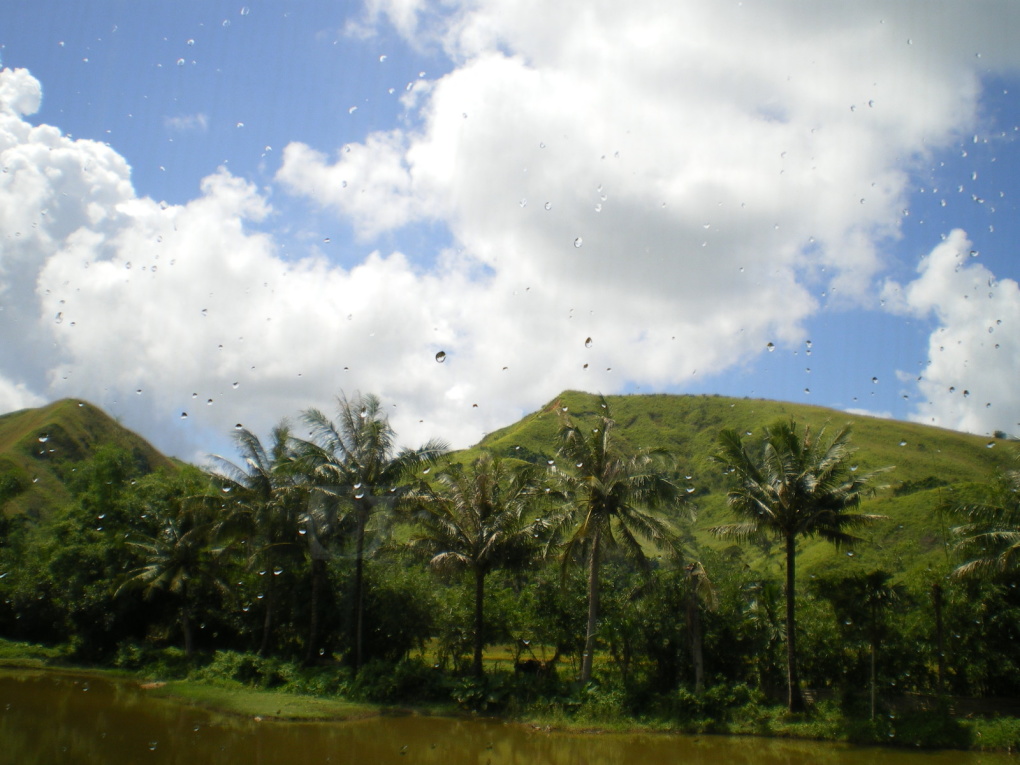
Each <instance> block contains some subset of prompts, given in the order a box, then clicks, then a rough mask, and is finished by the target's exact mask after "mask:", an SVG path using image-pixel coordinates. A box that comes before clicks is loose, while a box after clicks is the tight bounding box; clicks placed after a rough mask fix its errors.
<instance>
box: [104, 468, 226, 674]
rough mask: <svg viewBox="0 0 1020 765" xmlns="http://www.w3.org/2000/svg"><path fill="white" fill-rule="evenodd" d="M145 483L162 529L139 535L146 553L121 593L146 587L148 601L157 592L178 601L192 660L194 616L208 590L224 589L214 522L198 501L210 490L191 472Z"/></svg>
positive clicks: (138, 544) (148, 505)
mask: <svg viewBox="0 0 1020 765" xmlns="http://www.w3.org/2000/svg"><path fill="white" fill-rule="evenodd" d="M143 483H144V484H146V486H145V487H144V488H143V489H142V490H141V491H140V493H143V494H146V493H147V494H148V495H149V497H148V501H146V502H145V505H144V507H145V510H146V513H147V514H148V515H151V516H152V518H153V520H154V525H155V526H156V528H155V529H154V531H152V532H151V533H144V532H142V533H138V534H136V535H135V536H134V539H132V540H130V541H129V542H128V544H129V545H130V546H132V547H134V548H135V550H136V551H138V552H139V553H140V555H141V558H142V564H141V565H140V566H139V567H138V568H136V569H134V570H133V571H131V572H129V573H128V577H127V579H126V580H125V581H124V583H123V584H122V585H121V586H120V588H119V589H118V594H119V593H120V592H122V591H123V590H125V589H129V588H132V587H136V586H140V587H142V588H143V590H144V592H145V594H146V596H151V595H152V594H153V593H155V592H157V591H166V592H169V593H171V594H172V595H174V596H176V597H177V599H178V602H179V607H180V625H181V632H182V633H183V637H184V652H185V654H186V655H187V656H191V655H192V654H193V652H194V635H193V626H192V625H193V617H194V614H195V611H196V609H197V607H198V601H199V598H200V596H201V595H202V588H203V586H204V585H205V586H207V585H209V584H216V585H218V586H219V587H220V588H224V585H223V584H222V582H220V581H219V579H218V578H217V576H216V573H215V572H216V563H217V561H216V557H217V555H218V554H219V552H220V550H219V549H216V548H214V547H213V546H212V544H213V543H212V531H213V528H214V523H213V519H212V518H211V517H209V512H208V509H207V507H205V506H203V505H202V504H199V503H197V502H195V501H194V500H195V498H196V497H197V496H198V495H200V494H201V493H202V492H203V491H204V490H205V489H206V488H207V482H206V481H205V480H204V479H203V478H202V477H201V475H200V474H199V473H198V471H197V470H195V469H194V468H191V469H189V470H187V471H185V472H182V473H178V474H176V475H173V476H166V475H163V474H158V475H154V476H152V477H149V478H148V479H147V480H144V481H143ZM146 489H147V490H148V491H146Z"/></svg>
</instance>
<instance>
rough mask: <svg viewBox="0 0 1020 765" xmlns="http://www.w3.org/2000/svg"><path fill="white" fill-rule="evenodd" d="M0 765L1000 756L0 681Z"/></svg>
mask: <svg viewBox="0 0 1020 765" xmlns="http://www.w3.org/2000/svg"><path fill="white" fill-rule="evenodd" d="M0 742H2V744H0V762H3V763H12V764H13V763H19V765H32V764H38V765H43V764H45V765H52V763H72V762H73V763H87V764H90V763H96V764H97V765H98V764H99V763H103V765H107V764H113V763H152V765H162V764H163V763H181V764H182V765H183V764H185V763H186V764H187V765H197V764H198V763H203V762H213V761H215V762H216V763H217V765H273V764H274V763H293V762H301V763H302V765H304V764H305V763H358V764H359V765H361V764H362V763H394V764H395V765H405V764H409V763H415V764H416V765H417V764H419V763H420V764H422V765H518V764H519V765H524V764H525V763H527V764H528V765H533V764H534V763H550V764H551V765H623V764H624V763H642V765H660V764H661V765H665V764H666V763H670V764H671V765H673V764H675V763H684V765H718V763H734V764H735V765H780V764H782V765H808V763H832V764H833V765H842V764H843V763H847V764H849V763H852V762H859V761H860V760H861V759H862V758H865V759H866V760H867V761H868V762H869V763H873V764H874V765H915V764H917V765H919V764H920V763H922V762H923V763H925V764H926V765H950V763H952V764H953V765H976V764H977V763H979V762H980V763H985V764H986V765H996V764H998V763H1006V762H1010V758H1009V757H1008V756H1007V755H991V756H990V755H976V754H967V753H961V752H936V753H931V752H916V751H909V750H882V749H860V748H856V747H847V746H835V745H830V744H821V743H815V742H796V741H795V742H790V741H781V740H766V739H755V738H733V737H729V738H727V737H713V736H705V737H700V738H698V737H694V738H691V737H681V736H665V735H600V736H581V735H567V734H558V733H546V732H543V731H537V730H532V729H529V728H525V727H521V726H516V725H504V724H501V723H496V722H485V721H474V720H449V719H439V718H428V717H378V718H373V719H370V720H361V721H356V722H345V723H278V722H268V721H265V722H257V721H255V720H252V719H249V718H241V717H224V716H219V715H214V714H211V713H209V712H208V711H206V710H203V709H198V708H195V707H190V706H185V705H181V704H176V703H173V702H170V701H167V700H164V699H157V698H153V697H152V696H151V695H149V694H147V693H146V692H145V691H143V690H141V689H139V688H138V687H137V686H136V685H134V684H132V683H127V682H123V683H122V682H111V681H108V680H103V679H98V678H92V677H83V676H73V675H63V674H53V673H47V672H32V671H17V672H13V671H5V672H0Z"/></svg>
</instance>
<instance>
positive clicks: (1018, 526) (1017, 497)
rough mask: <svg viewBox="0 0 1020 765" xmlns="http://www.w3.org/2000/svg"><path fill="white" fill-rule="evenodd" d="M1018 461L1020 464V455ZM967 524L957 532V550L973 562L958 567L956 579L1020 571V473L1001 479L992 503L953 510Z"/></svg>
mask: <svg viewBox="0 0 1020 765" xmlns="http://www.w3.org/2000/svg"><path fill="white" fill-rule="evenodd" d="M1016 459H1017V460H1018V461H1020V452H1017V454H1016ZM953 513H954V514H955V515H957V516H962V517H963V518H965V519H966V522H965V523H963V524H962V525H960V526H957V527H956V528H954V529H953V533H954V534H956V535H957V536H958V537H959V541H958V542H957V549H958V550H959V551H960V552H961V553H963V554H964V555H966V556H968V557H969V558H970V560H968V561H967V562H965V563H962V564H960V565H959V566H957V568H956V570H955V571H954V572H953V574H954V576H956V577H967V576H975V575H994V574H999V573H1006V572H1009V571H1015V570H1016V569H1018V568H1020V469H1015V470H1008V471H1006V472H1005V473H1003V474H1002V475H1001V476H999V478H998V480H997V481H996V483H995V485H994V486H993V487H992V492H991V496H990V498H989V500H988V501H987V502H984V503H976V504H969V505H962V506H959V507H956V508H954V509H953Z"/></svg>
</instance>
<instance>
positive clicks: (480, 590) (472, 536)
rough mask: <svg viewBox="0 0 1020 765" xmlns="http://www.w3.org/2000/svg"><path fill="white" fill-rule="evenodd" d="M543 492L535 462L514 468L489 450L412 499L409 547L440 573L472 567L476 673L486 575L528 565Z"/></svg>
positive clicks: (479, 664) (533, 550) (482, 641)
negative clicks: (532, 513) (533, 513)
mask: <svg viewBox="0 0 1020 765" xmlns="http://www.w3.org/2000/svg"><path fill="white" fill-rule="evenodd" d="M541 494H542V491H541V489H540V485H539V476H538V470H537V468H536V466H533V465H524V466H521V467H519V468H516V469H514V468H510V467H508V466H507V465H506V463H504V462H503V461H502V460H500V459H499V458H498V457H494V456H492V455H491V454H488V453H485V454H483V455H482V456H481V457H479V458H478V459H477V460H475V461H474V462H473V463H472V464H471V466H470V468H468V469H464V468H463V467H462V466H461V465H453V466H451V467H450V468H448V469H447V470H446V471H445V472H443V473H442V474H440V475H439V476H438V477H437V479H436V485H435V486H429V485H427V484H423V485H422V486H421V487H420V488H419V489H418V490H417V491H415V492H414V493H413V494H412V495H410V496H409V497H408V500H409V501H410V502H411V503H412V504H411V507H413V508H414V510H415V511H416V520H417V524H418V526H417V529H416V531H415V533H414V534H413V536H412V537H411V539H410V540H409V541H408V545H409V546H410V547H411V549H412V550H415V551H416V552H418V553H419V554H422V555H424V556H425V557H426V558H427V559H428V561H429V565H430V566H431V567H432V568H433V569H436V570H438V571H442V570H452V571H458V570H459V571H463V570H467V571H471V572H472V573H473V575H474V585H475V618H474V622H475V623H474V665H473V668H474V674H475V676H476V677H481V676H482V648H483V647H484V644H485V611H484V602H485V577H486V576H487V575H488V574H489V572H491V571H493V570H495V569H498V568H511V567H515V566H522V565H524V564H526V563H527V562H528V561H529V560H530V559H531V558H532V557H533V556H534V554H535V553H536V551H537V542H538V536H539V532H540V531H541V530H542V529H543V528H544V524H543V523H542V522H541V521H539V520H530V521H529V520H528V517H527V515H528V510H529V509H530V507H531V505H532V503H533V502H534V501H535V499H536V498H537V497H538V496H540V495H541Z"/></svg>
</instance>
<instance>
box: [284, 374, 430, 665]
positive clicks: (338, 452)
mask: <svg viewBox="0 0 1020 765" xmlns="http://www.w3.org/2000/svg"><path fill="white" fill-rule="evenodd" d="M303 417H304V420H305V422H306V424H307V425H308V426H309V428H310V430H311V441H307V442H304V443H303V444H302V446H301V462H302V464H303V465H304V466H305V468H304V469H305V471H306V473H307V474H308V475H309V476H310V477H311V479H312V482H313V483H314V484H315V485H316V486H317V487H319V490H320V491H326V492H329V493H331V494H333V495H334V496H336V497H339V498H341V499H342V500H343V501H344V502H345V503H346V504H347V506H348V507H350V508H351V509H350V512H351V513H352V515H353V518H354V526H355V531H354V537H355V539H354V542H355V567H354V585H353V586H354V607H353V608H354V658H353V666H354V669H355V671H357V669H358V668H359V667H360V666H361V663H362V658H363V654H364V652H363V647H362V633H363V624H362V623H363V614H364V567H365V530H366V528H367V526H368V522H369V520H370V518H371V517H372V515H373V514H374V513H375V511H376V510H377V509H378V508H380V507H384V506H388V507H392V506H393V504H394V502H395V501H396V500H398V499H399V497H400V496H401V495H402V494H403V493H405V492H406V489H407V485H406V484H407V480H408V479H409V478H410V477H411V476H413V475H415V474H416V473H417V474H420V473H421V472H422V471H423V470H427V469H430V467H431V466H432V465H433V464H435V462H436V461H437V460H438V459H439V458H440V457H441V456H442V455H443V454H445V453H446V452H447V451H449V447H448V446H447V445H446V444H445V443H444V442H442V441H439V440H431V441H429V442H428V443H426V444H425V445H423V446H421V447H419V448H417V449H401V450H399V451H398V450H397V449H396V447H395V444H394V438H395V433H394V431H393V428H391V427H390V423H389V418H388V417H387V416H386V414H385V413H384V412H383V410H382V404H381V403H380V402H379V399H378V397H376V396H374V395H372V394H367V395H361V394H360V393H359V394H356V395H355V396H354V397H353V398H350V399H349V398H347V396H346V395H344V394H343V393H341V394H340V396H338V397H337V420H336V422H334V421H332V420H330V419H329V418H328V417H327V416H326V415H325V414H323V413H322V412H321V411H319V410H318V409H308V410H306V411H305V412H304V415H303Z"/></svg>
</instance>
